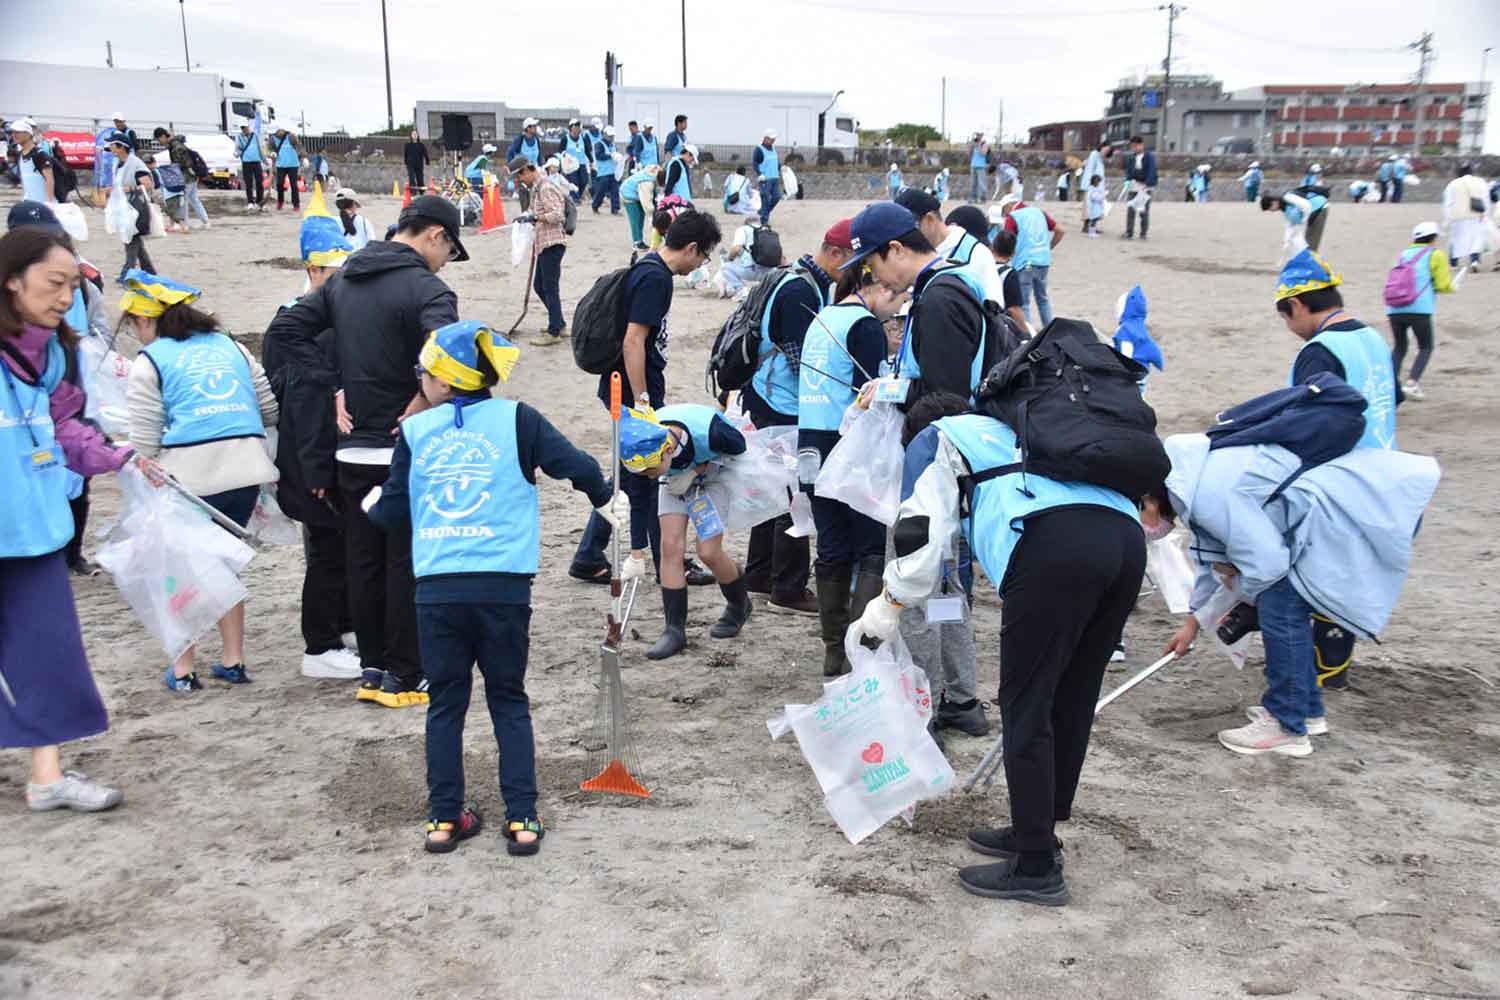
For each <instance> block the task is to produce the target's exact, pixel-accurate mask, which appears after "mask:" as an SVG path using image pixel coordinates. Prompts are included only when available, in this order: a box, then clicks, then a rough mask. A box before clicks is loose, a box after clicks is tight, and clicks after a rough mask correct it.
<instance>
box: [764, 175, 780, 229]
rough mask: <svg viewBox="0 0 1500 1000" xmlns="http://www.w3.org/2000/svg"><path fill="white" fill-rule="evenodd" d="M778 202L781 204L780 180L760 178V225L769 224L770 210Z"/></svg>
mask: <svg viewBox="0 0 1500 1000" xmlns="http://www.w3.org/2000/svg"><path fill="white" fill-rule="evenodd" d="M779 204H781V182H780V181H768V180H765V179H764V178H762V180H761V182H760V224H761V225H762V226H769V225H770V224H771V212H772V210H774V209H775V208H776V206H777V205H779Z"/></svg>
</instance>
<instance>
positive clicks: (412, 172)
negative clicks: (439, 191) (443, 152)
mask: <svg viewBox="0 0 1500 1000" xmlns="http://www.w3.org/2000/svg"><path fill="white" fill-rule="evenodd" d="M424 173H425V171H424V170H423V169H422V164H420V163H418V164H417V165H416V166H414V167H407V168H406V183H408V184H410V185H411V190H412V197H416V196H417V194H418V193H420V192H421V190H422V188H424V187H426V186H427V182H426V181H425V180H423V179H422V175H423V174H424Z"/></svg>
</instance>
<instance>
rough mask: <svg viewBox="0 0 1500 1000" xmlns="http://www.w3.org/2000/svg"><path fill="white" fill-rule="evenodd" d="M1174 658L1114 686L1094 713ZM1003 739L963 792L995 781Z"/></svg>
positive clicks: (1165, 658)
mask: <svg viewBox="0 0 1500 1000" xmlns="http://www.w3.org/2000/svg"><path fill="white" fill-rule="evenodd" d="M1176 658H1177V654H1176V653H1168V654H1167V655H1166V656H1163V657H1162V658H1161V659H1159V660H1157V661H1156V662H1155V663H1153V664H1151V666H1149V667H1147V668H1146V669H1144V670H1142V671H1141V672H1139V673H1137V674H1136V675H1134V676H1133V677H1131V678H1130V679H1129V680H1127V681H1126V682H1125V683H1124V684H1121V685H1120V686H1119V687H1117V688H1115V689H1114V690H1113V691H1111V692H1110V693H1109V694H1107V695H1105V696H1104V697H1103V698H1100V699H1099V703H1098V704H1097V705H1095V706H1094V714H1095V715H1097V714H1099V712H1100V710H1101V709H1103V708H1104V706H1105V705H1108V704H1109V703H1110V702H1112V701H1114V700H1115V699H1116V698H1118V697H1120V695H1122V694H1124V693H1125V692H1126V691H1129V690H1130V689H1131V688H1133V687H1135V686H1136V685H1137V684H1139V683H1140V682H1141V681H1143V680H1145V679H1146V678H1147V677H1150V676H1151V675H1152V674H1154V673H1156V672H1157V671H1158V670H1160V669H1161V668H1162V667H1165V666H1166V665H1167V664H1168V663H1171V662H1172V661H1173V660H1175V659H1176ZM1004 740H1005V734H1004V733H1002V734H1001V735H1000V738H999V739H997V740H996V741H995V745H994V746H992V747H990V752H989V753H987V754H985V755H984V759H983V760H981V761H980V762H979V766H978V767H976V768H975V769H974V773H973V774H971V775H969V780H968V781H965V782H964V791H965V792H972V791H973V790H974V785H975V784H976V783H978V782H980V781H983V782H984V787H986V788H988V787H990V785H992V784H994V783H995V772H997V771H999V770H1000V762H1001V759H1002V758H1001V753H1000V750H1001V746H1002V744H1003V742H1004Z"/></svg>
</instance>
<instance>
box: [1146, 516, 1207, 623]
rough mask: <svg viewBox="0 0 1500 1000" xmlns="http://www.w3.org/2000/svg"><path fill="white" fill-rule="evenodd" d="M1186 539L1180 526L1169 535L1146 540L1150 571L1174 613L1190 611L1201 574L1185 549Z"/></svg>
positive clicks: (1169, 608) (1185, 534)
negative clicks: (1196, 570)
mask: <svg viewBox="0 0 1500 1000" xmlns="http://www.w3.org/2000/svg"><path fill="white" fill-rule="evenodd" d="M1186 539H1187V532H1186V531H1184V530H1181V529H1178V530H1177V531H1174V532H1172V533H1171V534H1170V535H1168V536H1167V537H1166V538H1158V539H1157V540H1156V541H1154V542H1147V543H1146V573H1147V575H1149V576H1150V577H1151V582H1152V583H1154V584H1156V589H1157V592H1158V593H1160V594H1161V597H1162V600H1163V601H1166V603H1167V610H1168V611H1170V612H1172V614H1174V615H1185V614H1187V613H1188V610H1189V608H1188V602H1189V600H1190V598H1191V597H1192V593H1193V579H1194V577H1195V576H1196V575H1197V574H1195V573H1194V572H1193V566H1192V564H1191V563H1190V562H1188V557H1187V553H1186V552H1185V551H1184V550H1183V544H1184V542H1185V540H1186Z"/></svg>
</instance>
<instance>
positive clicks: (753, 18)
mask: <svg viewBox="0 0 1500 1000" xmlns="http://www.w3.org/2000/svg"><path fill="white" fill-rule="evenodd" d="M902 4H906V5H908V6H905V7H903V6H902ZM1054 6H1055V9H1052V8H1049V6H1048V5H1047V4H1044V3H1040V2H1033V3H1030V4H1021V3H1017V2H1014V0H1002V3H1001V4H995V3H992V2H990V0H932V2H931V4H929V5H918V4H916V3H915V0H878V2H875V3H871V4H856V3H853V2H851V0H744V2H740V3H726V2H724V0H713V2H707V0H687V48H688V83H689V84H690V85H692V86H702V87H761V88H767V89H781V88H785V89H808V90H828V91H829V92H830V93H831V92H832V91H835V90H839V89H843V90H844V91H845V94H844V96H843V98H842V99H841V100H840V105H841V106H842V107H844V108H846V109H848V110H852V111H853V112H855V113H856V114H857V115H858V116H859V118H860V119H861V121H862V123H863V124H864V125H866V126H867V127H880V126H885V125H891V124H894V123H895V122H897V121H921V122H927V123H931V124H933V125H938V124H939V117H940V109H941V85H940V80H941V78H942V77H943V76H944V75H946V76H947V77H948V113H947V127H948V132H949V134H950V135H953V136H955V137H961V136H962V135H963V134H964V133H966V132H969V131H972V130H975V129H981V128H982V129H984V130H985V132H986V133H987V134H993V133H994V131H995V128H996V125H997V120H998V118H999V114H1000V104H1001V101H1002V100H1003V101H1004V116H1005V117H1004V129H1005V134H1006V136H1007V137H1009V136H1013V135H1023V136H1024V134H1025V130H1026V128H1027V126H1030V125H1036V124H1040V123H1042V122H1047V121H1053V120H1057V119H1071V118H1097V117H1099V116H1100V115H1101V114H1102V113H1103V109H1104V104H1105V99H1106V95H1105V91H1106V90H1107V89H1108V88H1110V87H1112V86H1114V85H1115V84H1116V82H1117V81H1119V80H1120V78H1122V77H1125V76H1132V75H1135V74H1137V73H1140V72H1143V71H1146V70H1148V69H1149V70H1151V71H1156V70H1157V69H1159V67H1160V64H1161V60H1162V57H1163V56H1164V55H1165V52H1166V40H1167V16H1166V13H1165V11H1158V10H1157V9H1156V7H1155V5H1154V4H1151V3H1132V0H1055V4H1054ZM1307 6H1308V0H1258V2H1257V3H1255V4H1253V5H1248V4H1244V3H1242V2H1241V0H1193V2H1190V3H1189V4H1188V10H1187V11H1186V12H1185V13H1183V14H1182V15H1181V16H1180V17H1179V18H1178V20H1177V37H1176V41H1175V45H1174V49H1173V71H1174V73H1211V74H1213V75H1214V76H1216V77H1218V78H1219V79H1220V80H1222V81H1223V82H1224V84H1225V86H1226V87H1228V88H1238V87H1246V86H1253V85H1255V84H1260V83H1348V82H1355V81H1359V82H1397V81H1402V80H1406V79H1409V78H1410V77H1411V76H1412V75H1413V74H1414V73H1415V72H1416V68H1417V57H1416V54H1415V53H1414V52H1408V51H1397V50H1398V49H1399V48H1400V47H1401V46H1403V45H1405V44H1406V43H1408V42H1411V41H1413V40H1414V39H1416V38H1417V36H1418V35H1420V34H1421V33H1422V32H1423V31H1424V30H1428V31H1431V32H1433V34H1434V44H1435V49H1436V52H1437V59H1436V64H1435V66H1434V69H1433V72H1432V75H1431V79H1433V80H1437V81H1443V82H1449V81H1459V80H1477V79H1478V78H1479V74H1480V58H1481V57H1480V53H1481V50H1482V49H1483V48H1484V47H1485V46H1486V45H1493V46H1496V47H1497V49H1500V2H1496V0H1442V2H1439V3H1421V2H1406V3H1402V4H1401V5H1399V8H1398V6H1397V5H1396V4H1394V3H1390V4H1370V3H1366V2H1356V0H1319V2H1318V3H1317V5H1316V6H1317V11H1318V16H1317V18H1316V20H1315V22H1309V20H1308V19H1307V18H1306V17H1305V16H1304V12H1305V10H1306V9H1307ZM4 7H5V9H6V17H5V24H6V30H5V32H4V33H3V34H0V57H4V58H10V59H33V60H42V61H48V62H66V63H79V64H89V65H103V63H104V48H105V47H104V43H105V40H106V39H108V40H110V41H112V42H113V43H114V53H115V62H116V65H118V66H123V67H131V68H146V69H149V68H152V67H154V66H158V65H159V66H161V67H163V69H166V68H172V69H181V68H182V65H183V56H182V34H181V27H180V23H179V20H178V11H179V6H178V4H177V3H176V2H173V0H126V2H122V0H67V2H66V3H60V2H58V0H4ZM1001 7H1013V8H1014V9H1015V10H1016V11H1017V12H1016V13H997V10H999V9H1000V8H1001ZM1381 7H1385V8H1387V11H1385V12H1382V13H1381V14H1380V15H1379V16H1377V15H1376V13H1375V11H1376V10H1377V9H1379V8H1381ZM1246 8H1250V9H1252V10H1253V12H1254V13H1253V15H1251V14H1246V13H1244V11H1245V9H1246ZM185 10H186V14H187V22H188V43H189V46H190V50H191V55H192V60H193V63H194V65H195V68H196V67H198V66H201V68H202V69H204V70H213V71H216V72H222V73H226V74H231V75H236V76H242V77H243V78H244V79H246V80H247V81H249V82H251V83H253V84H254V85H255V86H256V87H257V88H259V89H260V91H261V92H262V93H263V94H264V95H265V96H266V97H267V98H268V99H269V100H270V101H271V103H272V104H274V105H275V106H276V108H277V113H278V116H279V117H280V118H282V119H283V120H285V119H292V120H295V119H296V118H297V116H298V115H299V114H303V113H305V114H306V117H307V120H308V124H309V127H310V130H311V131H319V132H321V131H325V130H332V129H335V128H338V127H340V126H342V127H345V128H347V129H348V130H349V131H350V132H353V133H356V134H358V133H361V132H364V131H368V130H370V129H373V128H381V127H384V125H385V80H384V67H383V63H382V59H381V33H380V3H379V0H186V7H185ZM387 11H388V17H389V24H390V36H391V75H392V89H393V92H394V103H395V112H396V121H397V123H398V124H399V123H401V122H403V121H410V120H411V117H412V106H413V104H414V102H416V101H417V100H503V101H506V102H507V103H509V104H512V105H517V106H526V105H575V106H578V107H580V108H582V109H583V110H584V111H585V112H596V111H598V112H602V111H603V109H604V106H605V104H604V51H605V49H606V48H610V49H613V50H614V51H615V53H616V55H617V57H618V58H619V59H620V61H621V62H622V63H623V64H624V76H625V81H626V82H627V83H631V84H637V85H658V86H675V85H678V84H680V83H681V79H682V77H681V74H682V68H681V58H682V56H681V41H680V39H681V34H680V28H679V16H680V7H679V4H678V3H677V2H674V0H636V2H633V3H630V4H628V5H623V4H620V3H617V2H613V0H611V2H606V0H570V2H567V3H558V4H532V5H527V6H522V5H520V4H504V5H499V4H496V5H490V4H485V3H474V2H462V3H461V2H455V0H439V2H415V0H387ZM879 11H891V12H894V13H877V12H879ZM435 12H436V13H435ZM1298 23H1304V24H1308V29H1307V31H1306V32H1305V33H1303V34H1302V36H1301V40H1300V41H1298V42H1297V43H1295V44H1290V43H1287V42H1282V41H1278V39H1279V37H1280V36H1282V35H1283V34H1284V33H1285V31H1284V28H1283V26H1285V25H1295V24H1298ZM1314 24H1315V25H1316V27H1314ZM543 25H546V26H548V27H551V28H553V29H555V30H556V31H558V32H560V33H561V35H560V37H557V38H546V39H542V38H540V37H538V36H537V35H536V34H535V33H536V32H537V31H538V30H539V29H540V28H541V27H542V26H543ZM762 33H766V34H765V37H764V38H762V37H761V34H762ZM1491 55H1492V56H1493V57H1495V58H1492V59H1491V60H1490V66H1489V72H1488V74H1487V76H1488V78H1489V79H1492V80H1493V79H1494V78H1495V76H1496V75H1497V74H1500V51H1497V52H1494V53H1491ZM121 103H126V102H123V101H122V102H121ZM745 141H746V142H747V143H749V142H754V141H755V137H754V136H746V138H745ZM1485 149H1486V150H1487V151H1490V152H1497V151H1500V125H1497V124H1495V123H1494V122H1492V123H1491V126H1490V128H1489V134H1488V136H1487V139H1486V143H1485Z"/></svg>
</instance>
